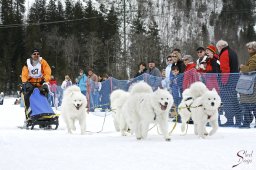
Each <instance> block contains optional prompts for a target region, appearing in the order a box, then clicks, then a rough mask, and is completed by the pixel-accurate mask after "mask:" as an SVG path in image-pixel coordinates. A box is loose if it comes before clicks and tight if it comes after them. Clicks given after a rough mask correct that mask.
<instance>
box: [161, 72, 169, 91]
mask: <svg viewBox="0 0 256 170" xmlns="http://www.w3.org/2000/svg"><path fill="white" fill-rule="evenodd" d="M162 78H163V79H162V81H161V86H162V87H163V88H166V89H167V90H168V91H169V90H170V78H169V77H166V71H165V69H163V70H162Z"/></svg>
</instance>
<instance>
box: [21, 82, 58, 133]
mask: <svg viewBox="0 0 256 170" xmlns="http://www.w3.org/2000/svg"><path fill="white" fill-rule="evenodd" d="M28 87H29V88H28ZM47 93H48V92H46V93H42V89H40V88H37V87H33V85H31V84H30V83H29V85H26V86H25V88H24V89H23V90H22V98H23V101H24V103H25V115H26V120H25V124H24V126H23V128H26V129H31V130H33V129H34V127H35V126H37V125H38V126H39V128H43V129H55V130H56V129H57V128H58V126H59V115H58V114H55V113H54V111H53V110H52V108H51V106H50V104H49V102H48V100H47V98H46V95H47ZM30 94H31V95H30Z"/></svg>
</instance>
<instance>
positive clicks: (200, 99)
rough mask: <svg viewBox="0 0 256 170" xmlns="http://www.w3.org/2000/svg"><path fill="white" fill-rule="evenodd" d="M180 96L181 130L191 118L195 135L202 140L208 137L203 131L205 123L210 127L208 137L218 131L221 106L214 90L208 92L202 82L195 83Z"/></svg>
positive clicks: (183, 129) (204, 130)
mask: <svg viewBox="0 0 256 170" xmlns="http://www.w3.org/2000/svg"><path fill="white" fill-rule="evenodd" d="M182 95H183V98H182V101H181V103H180V105H179V115H180V116H181V121H182V125H181V130H182V131H183V132H184V131H185V126H186V122H187V121H188V120H189V118H190V117H192V120H193V121H194V132H195V134H196V135H199V136H200V137H202V138H205V136H206V135H208V133H207V131H206V129H205V126H206V124H207V122H209V123H210V125H211V126H212V130H211V132H210V133H209V135H213V134H214V133H215V132H216V131H217V129H218V108H219V107H220V105H221V99H220V96H219V95H218V93H217V92H216V90H215V89H213V90H212V91H210V90H208V88H207V87H206V86H205V84H203V83H202V82H195V83H193V84H192V85H191V86H190V88H189V89H186V90H184V92H183V93H182Z"/></svg>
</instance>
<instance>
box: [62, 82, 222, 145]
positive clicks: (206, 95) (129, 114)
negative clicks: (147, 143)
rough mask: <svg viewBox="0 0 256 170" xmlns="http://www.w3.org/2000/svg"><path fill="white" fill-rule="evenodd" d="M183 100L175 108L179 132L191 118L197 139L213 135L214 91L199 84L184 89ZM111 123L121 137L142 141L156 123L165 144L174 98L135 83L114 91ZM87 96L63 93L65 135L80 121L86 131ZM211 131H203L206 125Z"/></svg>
mask: <svg viewBox="0 0 256 170" xmlns="http://www.w3.org/2000/svg"><path fill="white" fill-rule="evenodd" d="M182 96H183V99H182V101H181V103H180V105H179V106H178V114H179V115H180V116H181V121H182V126H181V130H182V131H183V132H184V131H185V127H186V123H187V122H188V121H189V119H190V118H192V120H193V122H194V133H195V135H198V136H199V137H200V138H205V137H206V136H207V135H213V134H214V133H215V132H216V131H217V129H218V108H219V107H220V105H221V99H220V96H219V95H218V93H217V92H216V90H215V89H213V90H208V88H207V87H206V86H205V85H204V84H203V83H201V82H195V83H193V84H192V85H191V86H190V88H189V89H186V90H184V92H183V94H182ZM110 102H111V109H112V112H113V114H112V115H113V121H114V125H115V129H116V131H118V132H119V131H120V132H121V135H122V136H126V135H127V133H131V134H135V136H136V138H137V139H138V140H140V139H145V138H146V137H147V135H148V131H149V126H150V124H151V123H155V124H157V125H158V127H159V128H160V131H161V134H163V136H164V139H165V140H166V141H170V140H171V137H170V134H169V132H168V131H169V127H168V119H169V112H170V109H171V107H172V105H173V97H172V95H171V94H170V93H169V91H167V90H166V89H160V88H158V89H157V90H156V91H153V90H152V88H151V87H150V86H149V85H148V84H147V83H146V82H143V81H140V82H137V83H134V84H133V85H132V86H131V87H130V89H129V91H128V92H126V91H123V90H120V89H118V90H115V91H113V92H112V93H111V95H110ZM86 106H87V100H86V97H85V96H84V95H83V94H82V93H81V91H80V89H79V87H77V86H71V87H69V88H67V89H66V90H65V92H64V97H63V103H62V116H63V118H64V122H65V123H66V126H67V130H68V133H72V131H74V130H75V121H76V120H78V121H79V125H80V128H81V134H84V133H85V132H86ZM208 122H209V124H210V125H211V126H212V130H211V131H210V132H209V133H208V132H207V131H206V124H207V123H208Z"/></svg>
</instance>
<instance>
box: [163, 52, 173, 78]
mask: <svg viewBox="0 0 256 170" xmlns="http://www.w3.org/2000/svg"><path fill="white" fill-rule="evenodd" d="M166 62H167V66H166V68H165V77H168V79H169V77H170V73H171V71H172V63H173V61H172V54H170V55H168V56H167V61H166Z"/></svg>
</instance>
